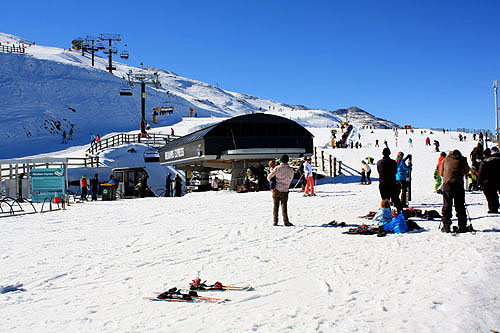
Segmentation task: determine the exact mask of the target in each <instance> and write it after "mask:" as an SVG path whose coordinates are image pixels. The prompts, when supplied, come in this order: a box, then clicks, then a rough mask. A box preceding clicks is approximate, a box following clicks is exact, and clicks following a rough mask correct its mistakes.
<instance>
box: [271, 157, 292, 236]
mask: <svg viewBox="0 0 500 333" xmlns="http://www.w3.org/2000/svg"><path fill="white" fill-rule="evenodd" d="M288 161H289V158H288V155H286V154H285V155H282V156H281V157H280V162H281V164H280V165H279V166H277V167H276V168H274V169H273V171H272V172H271V173H270V174H269V175H268V176H267V179H268V180H271V179H272V178H273V177H276V188H275V189H274V192H273V225H278V208H279V205H280V203H281V215H282V217H283V223H284V224H285V226H293V224H292V223H290V221H289V219H288V207H287V203H288V189H289V188H290V183H291V182H292V179H293V174H294V171H293V169H292V167H290V166H289V165H288Z"/></svg>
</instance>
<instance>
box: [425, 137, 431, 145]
mask: <svg viewBox="0 0 500 333" xmlns="http://www.w3.org/2000/svg"><path fill="white" fill-rule="evenodd" d="M425 145H426V146H430V145H431V139H430V138H429V137H426V138H425Z"/></svg>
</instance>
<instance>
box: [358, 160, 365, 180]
mask: <svg viewBox="0 0 500 333" xmlns="http://www.w3.org/2000/svg"><path fill="white" fill-rule="evenodd" d="M363 162H364V161H361V163H363ZM359 183H360V184H361V185H364V184H366V173H365V167H364V165H363V166H362V167H361V181H360V182H359Z"/></svg>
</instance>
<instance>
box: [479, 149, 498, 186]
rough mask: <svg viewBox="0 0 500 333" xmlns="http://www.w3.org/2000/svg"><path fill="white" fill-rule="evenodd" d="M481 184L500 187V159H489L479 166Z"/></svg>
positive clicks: (493, 157) (494, 157)
mask: <svg viewBox="0 0 500 333" xmlns="http://www.w3.org/2000/svg"><path fill="white" fill-rule="evenodd" d="M477 181H478V183H479V184H481V185H483V184H496V185H497V186H498V185H500V158H498V157H496V156H491V157H488V158H487V159H485V160H483V161H482V162H481V165H480V166H479V175H478V177H477Z"/></svg>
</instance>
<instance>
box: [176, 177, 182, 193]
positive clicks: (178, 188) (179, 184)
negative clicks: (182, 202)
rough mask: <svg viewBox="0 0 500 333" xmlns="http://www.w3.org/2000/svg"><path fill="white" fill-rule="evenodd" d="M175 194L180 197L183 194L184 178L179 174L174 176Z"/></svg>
mask: <svg viewBox="0 0 500 333" xmlns="http://www.w3.org/2000/svg"><path fill="white" fill-rule="evenodd" d="M174 183H175V185H174V195H175V196H176V197H180V196H181V195H182V178H181V176H180V175H179V174H176V175H175V177H174Z"/></svg>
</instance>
